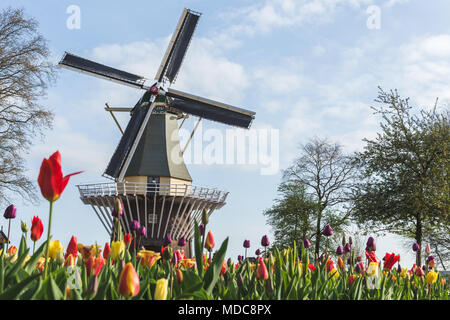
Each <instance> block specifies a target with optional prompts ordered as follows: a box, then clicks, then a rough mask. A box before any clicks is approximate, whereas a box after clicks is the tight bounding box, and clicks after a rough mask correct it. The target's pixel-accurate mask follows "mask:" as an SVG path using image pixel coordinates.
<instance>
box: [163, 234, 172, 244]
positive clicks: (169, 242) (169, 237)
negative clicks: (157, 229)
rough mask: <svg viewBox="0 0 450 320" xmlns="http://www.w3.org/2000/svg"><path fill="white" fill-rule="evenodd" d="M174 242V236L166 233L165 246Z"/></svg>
mask: <svg viewBox="0 0 450 320" xmlns="http://www.w3.org/2000/svg"><path fill="white" fill-rule="evenodd" d="M170 244H172V237H171V236H170V234H166V236H165V237H164V246H168V245H170Z"/></svg>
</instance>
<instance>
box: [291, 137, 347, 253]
mask: <svg viewBox="0 0 450 320" xmlns="http://www.w3.org/2000/svg"><path fill="white" fill-rule="evenodd" d="M283 178H284V179H287V180H288V181H290V182H294V183H298V184H302V185H305V186H306V187H307V191H308V193H309V194H312V195H313V196H314V199H315V200H316V202H317V206H316V208H317V209H316V210H317V215H316V227H315V238H316V239H315V240H316V241H315V253H316V255H319V249H320V241H321V236H322V229H323V227H324V225H325V224H324V223H323V221H322V218H323V213H324V211H325V209H327V208H328V209H331V208H332V209H333V210H334V211H336V212H337V211H341V213H342V214H340V215H339V219H337V220H334V222H333V223H334V225H335V226H337V225H340V224H342V223H344V222H346V220H347V219H348V218H349V216H350V211H349V210H348V209H346V208H345V206H344V205H343V204H344V203H345V202H346V201H347V200H348V197H347V194H348V191H349V188H350V187H351V181H352V179H353V164H352V159H351V157H349V156H347V155H345V154H344V153H343V151H342V146H341V145H339V144H333V143H331V142H329V141H328V140H327V139H321V138H317V137H315V138H313V139H311V140H310V141H309V142H308V143H307V144H306V145H304V146H302V147H301V155H300V157H299V158H298V159H296V160H295V161H294V164H293V165H292V166H291V167H289V168H288V169H286V170H285V171H284V172H283Z"/></svg>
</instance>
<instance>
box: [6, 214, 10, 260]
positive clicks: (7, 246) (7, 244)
mask: <svg viewBox="0 0 450 320" xmlns="http://www.w3.org/2000/svg"><path fill="white" fill-rule="evenodd" d="M8 221H9V222H8V241H6V252H8V248H9V243H10V240H9V230H10V229H11V219H8Z"/></svg>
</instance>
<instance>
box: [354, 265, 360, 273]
mask: <svg viewBox="0 0 450 320" xmlns="http://www.w3.org/2000/svg"><path fill="white" fill-rule="evenodd" d="M355 272H356V273H361V267H360V266H359V263H357V264H356V266H355Z"/></svg>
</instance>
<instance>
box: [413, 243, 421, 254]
mask: <svg viewBox="0 0 450 320" xmlns="http://www.w3.org/2000/svg"><path fill="white" fill-rule="evenodd" d="M412 249H413V251H414V252H417V251H419V250H420V247H419V244H418V243H416V242H414V243H413V245H412Z"/></svg>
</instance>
